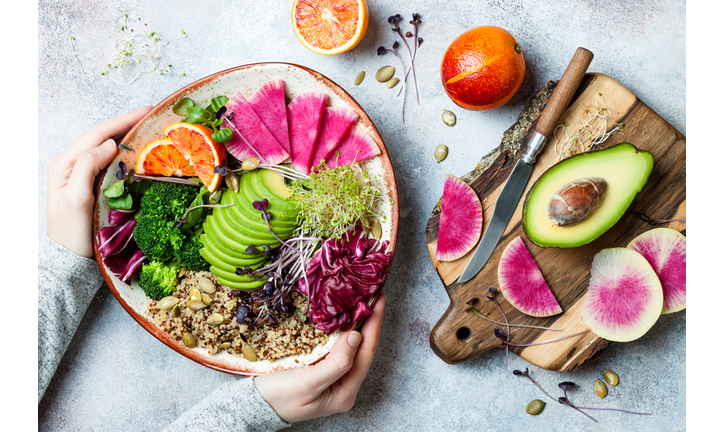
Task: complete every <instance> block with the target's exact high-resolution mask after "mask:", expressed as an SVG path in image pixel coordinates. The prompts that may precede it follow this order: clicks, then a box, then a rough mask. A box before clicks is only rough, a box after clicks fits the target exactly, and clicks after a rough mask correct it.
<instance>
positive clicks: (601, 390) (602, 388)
mask: <svg viewBox="0 0 724 432" xmlns="http://www.w3.org/2000/svg"><path fill="white" fill-rule="evenodd" d="M593 391H595V392H596V396H598V397H600V398H605V397H606V395H607V394H608V387H606V384H604V383H603V381H601V380H600V379H598V380H596V383H595V384H593Z"/></svg>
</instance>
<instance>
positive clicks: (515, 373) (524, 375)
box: [513, 368, 558, 401]
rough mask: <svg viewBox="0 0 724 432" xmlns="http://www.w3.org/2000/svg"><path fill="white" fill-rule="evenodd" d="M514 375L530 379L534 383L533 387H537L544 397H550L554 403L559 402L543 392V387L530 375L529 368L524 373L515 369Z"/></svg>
mask: <svg viewBox="0 0 724 432" xmlns="http://www.w3.org/2000/svg"><path fill="white" fill-rule="evenodd" d="M513 375H515V376H522V377H525V378H528V379H529V380H530V382H532V383H533V385H535V386H536V387H538V389H539V390H540V391H542V392H543V394H544V395H546V396H548V397H549V398H550V399H551V400H553V401H558V399H556V398H554V397H553V396H551V395H549V394H548V392H547V391H545V390H543V387H541V386H540V385H538V383H537V382H535V380H534V379H533V377H532V376H530V374H529V373H528V368H525V371H524V372H521V371H519V370H518V369H515V370H513Z"/></svg>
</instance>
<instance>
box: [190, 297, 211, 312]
mask: <svg viewBox="0 0 724 432" xmlns="http://www.w3.org/2000/svg"><path fill="white" fill-rule="evenodd" d="M206 306H207V305H206V304H205V303H204V302H202V301H201V300H191V301H189V302H188V303H186V307H188V308H189V309H191V310H192V311H194V312H197V311H200V310H201V309H203V308H205V307H206Z"/></svg>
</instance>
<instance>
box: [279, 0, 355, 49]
mask: <svg viewBox="0 0 724 432" xmlns="http://www.w3.org/2000/svg"><path fill="white" fill-rule="evenodd" d="M368 22H369V10H368V9H367V3H366V2H365V0H295V1H294V5H293V6H292V26H293V27H294V33H295V34H296V35H297V38H298V39H299V41H300V42H301V43H302V44H303V45H304V46H305V47H307V48H309V49H310V50H312V51H314V52H315V53H317V54H323V55H333V54H339V53H343V52H345V51H349V50H351V49H352V48H354V47H355V45H357V44H358V43H359V41H361V40H362V37H363V36H364V35H365V32H366V31H367V24H368Z"/></svg>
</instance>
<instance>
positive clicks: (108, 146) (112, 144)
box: [101, 139, 116, 150]
mask: <svg viewBox="0 0 724 432" xmlns="http://www.w3.org/2000/svg"><path fill="white" fill-rule="evenodd" d="M101 148H103V150H111V149H114V148H116V142H115V141H113V140H112V139H107V140H106V142H104V143H103V144H101Z"/></svg>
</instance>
